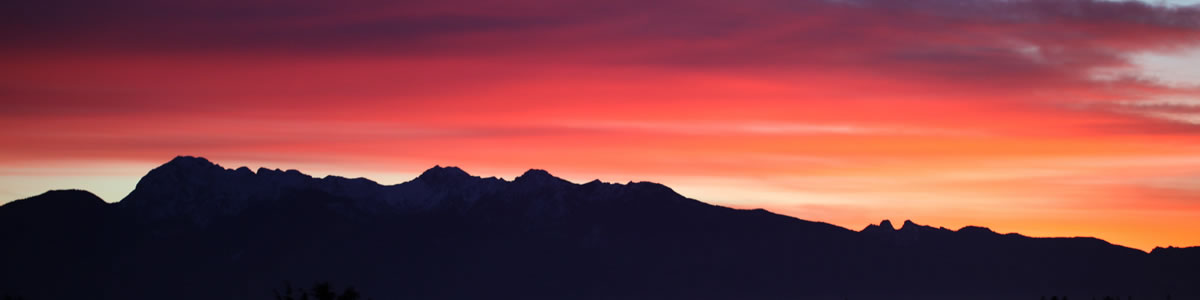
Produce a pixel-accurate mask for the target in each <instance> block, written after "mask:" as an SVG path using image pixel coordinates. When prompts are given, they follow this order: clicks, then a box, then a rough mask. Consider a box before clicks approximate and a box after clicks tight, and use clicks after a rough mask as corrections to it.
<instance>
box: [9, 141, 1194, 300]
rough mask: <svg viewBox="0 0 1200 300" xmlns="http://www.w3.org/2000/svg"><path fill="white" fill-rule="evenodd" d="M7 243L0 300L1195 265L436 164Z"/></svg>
mask: <svg viewBox="0 0 1200 300" xmlns="http://www.w3.org/2000/svg"><path fill="white" fill-rule="evenodd" d="M0 240H3V241H4V242H6V244H8V245H10V246H7V247H0V257H3V259H4V260H3V263H4V268H0V269H2V270H0V276H2V277H0V294H2V293H8V294H18V295H24V296H25V297H26V299H76V298H84V297H88V298H103V299H165V298H171V299H213V298H218V299H267V298H269V297H270V291H271V288H273V287H277V286H280V285H281V284H282V282H283V281H285V280H290V281H292V282H310V281H316V280H331V281H334V282H336V283H339V284H351V285H355V286H356V287H358V289H359V290H361V291H363V292H364V293H366V294H368V295H372V296H373V297H374V298H375V299H402V298H407V299H481V298H487V299H493V298H505V299H507V298H541V299H782V298H788V299H794V298H825V299H844V298H853V299H885V298H886V299H896V298H922V299H961V298H973V299H1033V298H1034V297H1039V296H1043V295H1071V296H1072V297H1088V296H1104V295H1127V296H1128V295H1133V296H1139V298H1145V297H1153V298H1161V297H1165V296H1167V295H1173V296H1174V297H1175V298H1174V299H1185V298H1186V297H1188V296H1193V297H1194V296H1197V295H1200V292H1198V291H1197V287H1196V285H1195V284H1191V283H1194V282H1197V281H1192V280H1195V279H1196V278H1198V277H1197V276H1196V274H1197V271H1196V269H1194V268H1187V266H1195V265H1197V262H1200V255H1198V254H1197V253H1196V252H1195V251H1191V250H1190V249H1178V248H1171V249H1161V250H1156V251H1154V252H1153V253H1149V254H1147V253H1144V252H1141V251H1138V250H1134V249H1129V248H1125V247H1121V246H1116V245H1111V244H1108V243H1106V242H1104V241H1101V240H1097V239H1091V238H1055V239H1043V238H1029V237H1024V236H1020V235H1015V234H1008V235H1001V234H997V233H994V232H992V231H990V230H988V229H986V228H980V227H966V228H963V229H960V230H957V231H954V230H948V229H944V228H933V227H928V226H921V225H917V224H914V223H912V222H907V221H906V222H905V223H904V224H903V226H902V227H901V228H900V229H895V228H894V227H893V226H892V225H891V223H890V222H886V221H885V223H882V224H880V225H872V226H868V227H867V228H865V229H863V230H862V231H861V232H855V231H851V230H847V229H844V228H841V227H837V226H833V225H829V224H825V223H819V222H810V221H804V220H799V219H795V218H791V217H787V216H782V215H777V214H773V213H770V212H767V211H764V210H736V209H730V208H725V207H720V206H713V205H709V204H705V203H702V202H699V201H696V200H692V199H688V198H686V197H683V196H681V195H679V194H677V193H675V192H674V191H672V190H671V189H670V188H667V187H665V186H662V185H659V184H655V183H648V182H639V183H632V182H631V183H628V184H611V183H603V182H599V181H592V182H588V183H585V184H574V183H571V182H568V181H565V180H562V179H559V178H556V177H554V176H552V175H550V174H549V173H548V172H546V171H542V170H530V171H528V172H526V173H524V174H522V175H521V176H519V177H517V178H516V179H514V180H512V181H506V180H501V179H497V178H480V177H475V176H471V175H469V174H468V173H466V172H464V171H463V170H461V169H458V168H455V167H440V166H439V167H434V168H431V169H429V170H427V171H425V172H424V173H423V174H421V175H420V176H419V177H417V178H416V179H414V180H412V181H409V182H405V183H402V184H397V185H390V186H384V185H379V184H377V183H375V182H372V181H370V180H367V179H362V178H357V179H347V178H341V177H335V176H330V177H325V178H313V177H310V176H308V175H304V174H302V173H300V172H298V171H294V170H288V171H281V170H268V169H259V170H257V171H250V170H249V169H247V168H244V167H243V168H239V169H225V168H223V167H220V166H218V165H216V164H213V163H211V162H209V161H208V160H205V159H203V158H197V157H177V158H175V159H173V160H171V161H170V162H168V163H166V164H164V165H162V166H160V167H158V168H155V169H154V170H152V171H150V172H149V173H148V174H147V175H146V176H145V177H144V178H143V179H142V180H141V181H140V182H139V183H138V185H137V188H136V189H135V190H134V191H133V192H132V193H130V194H129V196H127V197H126V198H125V199H123V200H121V201H120V202H117V203H114V204H105V203H103V202H102V201H99V199H98V198H96V197H95V196H94V195H91V194H90V193H87V192H82V191H55V192H49V193H47V194H44V195H40V196H37V197H33V198H30V199H24V200H18V201H14V202H11V203H9V204H6V205H4V206H0ZM1079 299H1084V298H1079Z"/></svg>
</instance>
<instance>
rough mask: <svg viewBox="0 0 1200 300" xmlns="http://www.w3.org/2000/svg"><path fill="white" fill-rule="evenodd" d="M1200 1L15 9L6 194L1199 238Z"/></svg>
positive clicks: (1139, 239)
mask: <svg viewBox="0 0 1200 300" xmlns="http://www.w3.org/2000/svg"><path fill="white" fill-rule="evenodd" d="M1197 2H1200V1H1165V2H1164V1H1152V2H1151V1H1147V2H1112V1H1091V0H1005V1H1001V0H904V1H895V0H827V1H803V0H738V1H694V0H693V1H676V0H663V1H645V0H636V1H634V0H605V1H582V0H437V1H315V0H299V1H296V0H293V1H268V0H237V1H234V0H215V1H213V0H203V1H202V0H181V1H157V0H113V1H93V0H46V1H9V2H5V3H3V4H0V103H2V105H0V143H2V145H3V146H0V203H3V202H7V201H10V200H15V199H19V198H25V197H29V196H33V195H36V194H39V193H41V192H43V191H45V190H48V189H64V188H81V189H86V190H90V191H93V192H95V193H96V194H98V195H100V196H101V197H102V198H104V199H105V200H107V201H109V202H115V201H118V200H120V199H121V198H122V197H124V195H125V194H127V193H128V192H129V191H130V190H132V189H133V187H134V184H135V183H136V182H137V180H138V178H140V177H141V176H142V175H144V174H145V173H146V172H147V171H149V170H150V169H151V168H153V167H155V166H157V165H159V164H162V163H164V162H166V161H168V160H170V159H171V158H172V157H174V156H176V155H195V156H203V157H207V158H208V159H210V160H212V161H214V162H217V163H219V164H221V165H223V166H225V167H229V168H236V167H238V166H243V165H245V166H250V167H251V168H252V169H253V168H257V167H260V166H263V167H269V168H283V169H299V170H301V171H304V172H306V173H308V174H311V175H315V176H324V175H327V174H337V175H341V176H346V177H367V178H371V179H373V180H375V181H377V182H380V183H383V184H394V183H400V182H404V181H408V180H410V179H411V178H413V177H415V176H416V175H417V174H419V173H420V172H421V171H423V170H425V169H427V168H429V167H432V166H434V165H453V166H459V167H461V168H463V169H465V170H466V171H468V172H470V173H472V174H474V175H479V176H484V177H488V176H498V177H502V178H508V179H511V178H513V177H515V176H516V175H519V174H521V172H523V171H524V170H525V169H529V168H540V169H546V170H548V171H550V172H551V173H553V174H555V175H557V176H560V177H563V178H565V179H568V180H572V181H575V182H586V181H589V180H591V179H595V178H598V179H600V180H603V181H609V182H626V181H631V180H632V181H654V182H660V183H663V184H666V185H668V186H671V187H673V188H674V189H675V190H676V191H678V192H680V193H681V194H683V195H685V196H688V197H691V198H695V199H698V200H701V201H705V202H709V203H715V204H720V205H727V206H732V207H738V208H756V207H762V208H766V209H768V210H771V211H773V212H777V213H781V214H786V215H790V216H795V217H798V218H802V219H807V220H816V221H824V222H829V223H832V224H836V225H840V226H843V227H847V228H851V229H855V230H858V229H861V228H862V227H864V226H866V225H867V224H869V223H878V222H879V221H880V220H882V219H892V220H893V221H901V220H904V219H912V220H913V221H915V222H917V223H921V224H928V225H933V226H935V227H936V226H944V227H947V228H951V229H957V228H959V227H962V226H964V225H980V226H986V227H990V228H992V229H994V230H996V231H999V232H1020V233H1023V234H1026V235H1031V236H1095V237H1099V238H1102V239H1105V240H1108V241H1110V242H1113V243H1117V244H1122V245H1127V246H1131V247H1135V248H1139V249H1143V250H1149V249H1152V248H1153V247H1155V246H1168V245H1174V246H1190V245H1200V4H1196V3H1197Z"/></svg>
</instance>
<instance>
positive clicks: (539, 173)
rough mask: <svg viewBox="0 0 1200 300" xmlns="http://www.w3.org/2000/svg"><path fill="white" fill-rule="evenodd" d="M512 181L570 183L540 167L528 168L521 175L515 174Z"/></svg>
mask: <svg viewBox="0 0 1200 300" xmlns="http://www.w3.org/2000/svg"><path fill="white" fill-rule="evenodd" d="M513 182H519V183H532V184H562V183H570V182H569V181H566V180H564V179H562V178H558V177H555V176H554V175H550V172H546V170H542V169H529V170H528V171H525V173H522V174H521V176H517V178H515V179H513Z"/></svg>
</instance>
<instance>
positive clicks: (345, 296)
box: [6, 281, 362, 300]
mask: <svg viewBox="0 0 1200 300" xmlns="http://www.w3.org/2000/svg"><path fill="white" fill-rule="evenodd" d="M273 291H274V292H275V300H310V298H309V292H308V291H305V290H304V289H293V288H292V283H291V282H288V281H284V282H283V293H282V294H281V293H280V292H279V290H273ZM311 291H312V297H313V298H311V299H312V300H359V299H360V298H361V297H362V295H361V294H359V293H358V291H357V290H355V289H354V287H352V286H351V287H346V290H344V291H342V293H341V295H338V292H337V289H335V288H333V285H331V284H329V282H317V283H314V284H313V287H312V289H311ZM296 294H299V295H300V298H296V297H295V296H296ZM6 300H7V299H6Z"/></svg>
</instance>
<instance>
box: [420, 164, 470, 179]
mask: <svg viewBox="0 0 1200 300" xmlns="http://www.w3.org/2000/svg"><path fill="white" fill-rule="evenodd" d="M471 177H473V176H471V174H469V173H467V171H463V169H460V168H458V167H455V166H446V167H443V166H441V165H435V166H433V167H432V168H429V169H428V170H425V172H422V173H421V175H420V176H417V178H416V179H417V180H422V181H426V182H438V183H442V182H448V181H454V180H461V179H465V178H471Z"/></svg>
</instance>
